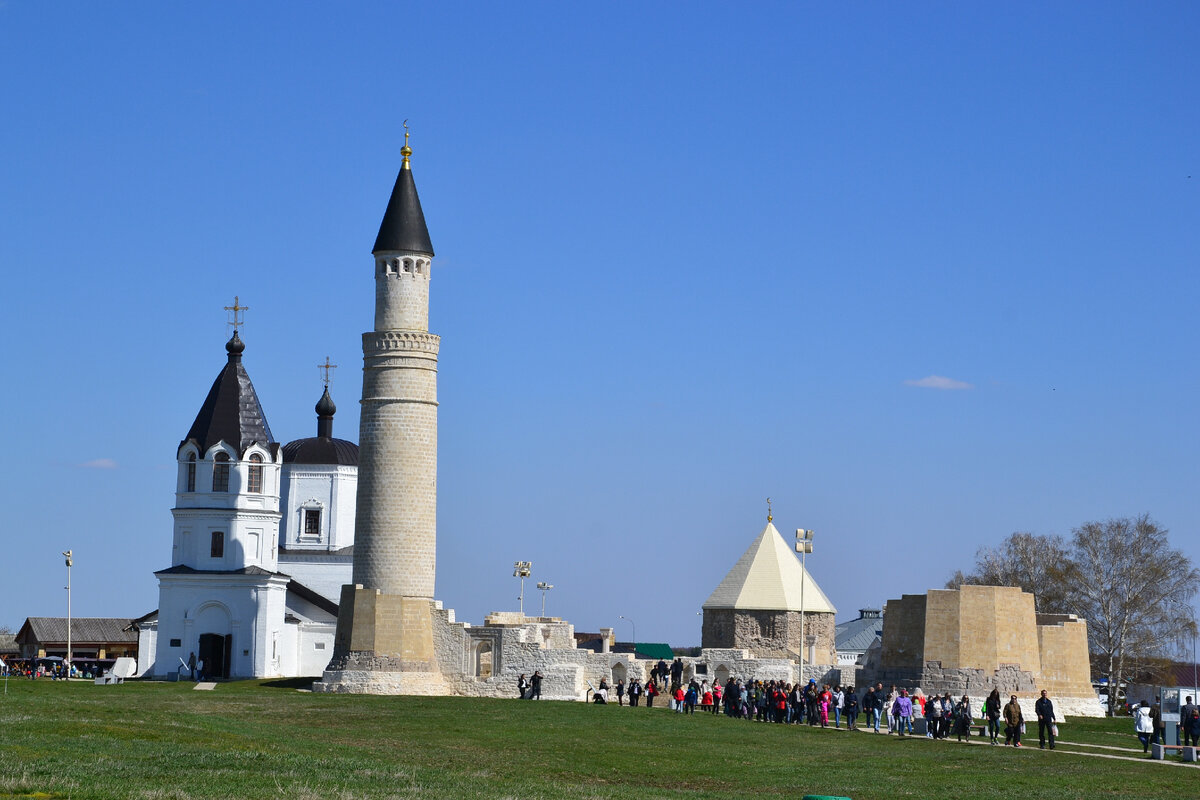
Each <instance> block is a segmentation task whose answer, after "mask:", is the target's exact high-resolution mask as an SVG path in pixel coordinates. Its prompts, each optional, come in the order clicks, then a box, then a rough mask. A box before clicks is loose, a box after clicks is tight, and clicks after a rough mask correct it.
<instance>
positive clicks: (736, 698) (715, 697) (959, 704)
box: [522, 659, 1200, 750]
mask: <svg viewBox="0 0 1200 800" xmlns="http://www.w3.org/2000/svg"><path fill="white" fill-rule="evenodd" d="M522 678H524V676H522ZM611 694H615V695H616V698H617V703H618V704H620V705H625V701H626V700H628V701H629V705H630V706H632V707H637V706H638V705H639V704H640V703H641V701H642V700H643V698H644V699H645V705H646V707H648V708H652V707H653V706H654V701H655V698H657V697H658V696H659V695H661V694H666V695H667V704H668V705H669V707H670V708H671V709H672V710H674V711H675V712H676V713H679V714H694V713H696V710H697V709H699V710H700V711H701V713H710V714H724V715H725V716H727V717H732V718H735V719H744V720H753V721H755V722H770V723H777V724H791V725H810V726H814V727H816V726H820V727H822V728H826V727H834V728H841V727H842V725H843V723H844V724H845V727H846V728H847V729H848V730H859V729H860V723H859V720H860V718H862V720H863V721H862V725H861V729H862V730H867V731H870V732H872V733H885V732H886V733H887V734H888V735H896V736H902V737H903V736H912V735H914V730H915V728H914V725H913V722H914V720H915V719H918V718H920V719H923V720H924V722H925V725H924V729H925V733H924V735H925V736H926V737H928V738H930V739H948V738H950V737H951V736H955V737H957V739H958V741H960V742H961V741H963V739H968V740H969V739H970V737H971V731H972V729H973V728H974V727H976V726H977V727H979V728H980V735H986V736H987V737H988V739H989V741H990V743H991V744H993V745H999V744H1000V733H1001V730H1002V728H1003V733H1004V744H1005V746H1013V747H1022V746H1023V745H1022V743H1021V737H1022V734H1023V733H1024V731H1025V715H1024V712H1023V711H1022V709H1021V704H1020V702H1019V701H1018V698H1017V695H1015V694H1014V695H1011V696H1010V697H1009V700H1008V702H1007V703H1005V702H1004V700H1003V698H1002V697H1001V696H1000V690H999V689H993V690H992V692H991V694H990V695H988V697H987V698H986V699H985V700H984V702H983V704H982V706H981V707H980V708H979V709H978V712H979V722H978V724H977V723H976V716H975V709H972V706H971V699H970V698H969V697H968V696H967V695H963V696H962V697H961V698H958V699H955V698H953V697H951V695H950V693H949V692H946V693H944V694H943V695H941V696H937V695H928V696H927V695H926V694H925V693H924V692H922V691H921V690H920V689H919V688H918V689H915V690H913V691H912V692H911V693H910V692H909V690H908V689H903V688H898V687H896V686H894V685H893V686H892V687H890V689H889V688H885V687H884V685H883V684H882V683H877V684H875V685H874V686H870V687H867V689H866V690H865V691H862V692H860V691H859V690H857V689H855V687H853V686H841V685H836V684H834V685H831V684H828V683H826V684H823V685H818V684H817V682H816V681H815V680H810V681H808V682H807V683H795V684H792V683H789V682H787V681H780V680H767V681H762V680H745V681H743V680H741V679H738V678H730V679H729V680H727V681H726V682H725V683H724V684H722V683H720V682H719V681H714V682H713V683H712V684H711V685H710V684H709V682H708V681H707V680H703V679H701V680H697V679H696V678H692V679H690V680H689V681H687V682H684V680H683V662H682V661H680V660H679V659H676V660H675V661H674V663H672V664H671V665H667V664H666V662H664V661H661V660H660V661H659V662H658V663H657V664H656V665H655V666H654V667H653V668H651V671H650V677H649V678H647V679H646V681H645V682H644V683H643V682H642V681H641V680H639V679H637V678H631V679H630V680H629V681H628V682H626V681H625V680H623V679H621V680H618V681H617V683H616V686H615V687H611V688H610V687H609V685H608V682H607V681H601V682H600V687H599V689H597V690H596V702H608V699H609V696H610V695H611ZM1189 701H1190V698H1189ZM1034 712H1035V715H1036V717H1037V725H1038V743H1039V745H1040V746H1041V747H1042V748H1045V747H1047V746H1048V747H1049V748H1050V749H1051V750H1053V749H1054V746H1055V739H1056V737H1057V735H1058V718H1057V716H1056V712H1055V708H1054V702H1053V700H1051V699H1050V697H1049V695H1048V693H1047V692H1046V691H1042V692H1041V696H1040V697H1039V698H1038V700H1037V702H1036V703H1034ZM1197 719H1198V720H1200V711H1198V716H1197Z"/></svg>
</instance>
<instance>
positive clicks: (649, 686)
mask: <svg viewBox="0 0 1200 800" xmlns="http://www.w3.org/2000/svg"><path fill="white" fill-rule="evenodd" d="M656 697H658V686H657V685H656V684H655V683H654V678H651V679H650V680H649V681H648V682H647V683H646V708H653V707H654V698H656Z"/></svg>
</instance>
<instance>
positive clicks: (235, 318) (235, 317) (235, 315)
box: [225, 294, 250, 333]
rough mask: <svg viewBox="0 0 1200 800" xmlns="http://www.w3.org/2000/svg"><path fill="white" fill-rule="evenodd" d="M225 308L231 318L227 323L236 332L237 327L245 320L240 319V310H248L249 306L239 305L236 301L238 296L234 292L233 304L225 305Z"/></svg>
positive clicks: (241, 314)
mask: <svg viewBox="0 0 1200 800" xmlns="http://www.w3.org/2000/svg"><path fill="white" fill-rule="evenodd" d="M225 310H226V311H228V312H230V317H231V319H230V320H229V323H228V324H230V325H232V326H233V332H234V333H237V329H238V328H240V327H241V326H242V325H245V324H246V322H245V320H244V319H242V317H243V313H242V312H244V311H249V310H250V306H244V305H241V303H239V302H238V296H237V295H236V294H235V295H234V296H233V305H231V306H225Z"/></svg>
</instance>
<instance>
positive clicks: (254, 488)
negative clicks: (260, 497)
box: [248, 453, 263, 494]
mask: <svg viewBox="0 0 1200 800" xmlns="http://www.w3.org/2000/svg"><path fill="white" fill-rule="evenodd" d="M262 463H263V459H262V456H260V455H259V454H258V453H251V455H250V480H249V482H248V483H249V491H250V494H261V493H262V472H263V468H262Z"/></svg>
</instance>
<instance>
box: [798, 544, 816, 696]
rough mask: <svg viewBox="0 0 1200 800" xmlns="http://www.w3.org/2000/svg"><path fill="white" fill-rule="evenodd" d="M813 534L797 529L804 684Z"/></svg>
mask: <svg viewBox="0 0 1200 800" xmlns="http://www.w3.org/2000/svg"><path fill="white" fill-rule="evenodd" d="M812 540H813V532H812V531H810V530H805V529H803V528H797V529H796V552H797V553H799V554H800V683H801V684H803V683H804V655H805V653H804V650H805V648H807V647H808V637H807V636H805V635H804V623H805V621H806V620H805V611H806V607H805V605H804V584H805V583H807V581H808V564H807V559H806V558H805V556H807V555H808V554H809V553H811V552H812V548H813V543H812Z"/></svg>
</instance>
